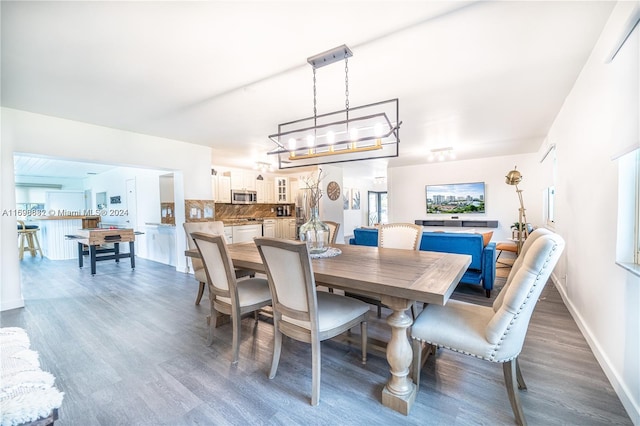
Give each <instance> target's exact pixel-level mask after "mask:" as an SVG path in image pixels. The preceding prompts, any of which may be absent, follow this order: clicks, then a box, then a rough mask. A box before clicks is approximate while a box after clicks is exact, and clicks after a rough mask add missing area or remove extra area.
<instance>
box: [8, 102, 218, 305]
mask: <svg viewBox="0 0 640 426" xmlns="http://www.w3.org/2000/svg"><path fill="white" fill-rule="evenodd" d="M1 114H2V137H1V138H0V140H1V141H2V145H1V149H0V153H1V155H2V156H1V158H0V166H1V169H2V172H1V175H2V181H1V182H0V184H1V186H0V189H1V190H2V191H1V197H0V200H1V201H2V206H1V209H15V177H14V175H13V173H14V168H13V154H14V153H16V152H19V153H26V154H37V155H44V156H52V157H59V158H62V159H66V160H77V161H88V162H96V163H103V164H115V165H120V166H132V167H136V166H137V167H140V168H150V169H162V170H166V171H169V172H174V174H175V175H177V178H176V184H180V185H182V186H181V187H180V188H175V194H176V213H178V212H181V214H182V216H181V217H182V220H184V207H183V206H179V205H178V200H177V197H178V196H180V197H183V198H182V200H184V198H188V199H201V200H211V199H212V191H211V164H210V159H211V148H209V147H204V146H200V145H194V144H189V143H185V142H181V141H176V140H171V139H165V138H159V137H154V136H148V135H142V134H138V133H132V132H127V131H122V130H117V129H110V128H107V127H101V126H96V125H91V124H86V123H80V122H77V121H72V120H65V119H60V118H55V117H49V116H44V115H40V114H33V113H29V112H25V111H19V110H14V109H10V108H2V110H1ZM123 195H124V193H123ZM139 204H140V203H139ZM15 220H16V218H15V217H11V216H2V217H1V218H0V221H1V222H0V223H1V227H0V230H1V233H0V237H1V238H0V241H1V242H0V280H1V281H0V296H1V297H2V302H1V305H0V309H1V310H6V309H13V308H16V307H21V306H23V301H22V293H21V290H20V273H19V268H18V248H17V244H15V241H16V240H17V232H16V231H17V228H16V221H15ZM178 220H179V218H176V224H178V223H181V222H178ZM12 236H13V237H12ZM185 244H186V239H185V236H184V230H183V228H182V226H176V253H183V252H184V250H185V248H186V246H185ZM176 262H177V265H176V268H177V269H178V270H182V271H185V270H186V262H185V257H184V256H182V255H181V256H178V257H177V259H176Z"/></svg>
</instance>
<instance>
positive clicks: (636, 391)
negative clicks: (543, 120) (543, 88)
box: [548, 2, 640, 424]
mask: <svg viewBox="0 0 640 426" xmlns="http://www.w3.org/2000/svg"><path fill="white" fill-rule="evenodd" d="M633 6H634V3H633V2H621V3H618V4H617V6H616V8H615V9H614V12H613V13H612V15H611V18H610V20H609V22H608V24H607V25H606V27H605V29H604V31H603V33H602V36H601V38H600V40H599V41H598V43H597V44H596V46H595V48H594V50H593V52H592V54H591V57H590V58H589V60H588V61H587V64H586V65H585V67H584V69H583V70H582V72H581V74H580V76H579V78H578V80H577V81H576V83H575V86H574V88H573V90H572V91H571V93H570V95H569V96H568V97H567V99H566V101H565V103H564V105H563V107H562V109H561V111H560V113H559V114H558V116H557V117H556V120H555V122H554V123H553V126H552V128H551V130H550V132H549V136H548V139H549V140H550V141H551V142H553V143H555V144H556V146H557V148H556V150H557V158H558V182H557V185H556V190H557V197H556V198H557V210H556V230H557V231H558V232H559V233H560V234H561V235H562V236H563V237H564V238H565V239H566V242H567V244H566V251H565V256H564V260H565V261H564V262H561V263H560V264H559V266H558V268H556V276H558V277H560V278H561V279H560V281H559V282H558V288H559V289H560V291H561V294H562V295H563V298H564V300H565V303H566V304H567V307H568V308H569V310H570V311H571V313H572V314H573V316H574V318H575V319H576V322H577V323H578V325H579V326H580V328H581V330H582V332H583V334H584V335H585V337H586V338H587V341H588V342H589V344H590V346H591V348H592V350H593V351H594V353H595V355H596V357H597V358H598V360H599V362H600V364H601V365H602V367H603V369H604V370H605V373H606V374H607V376H608V377H609V379H610V381H611V382H612V384H613V386H614V389H615V390H616V392H617V393H618V395H619V396H620V399H621V400H622V402H623V404H624V405H625V408H626V409H627V411H628V412H629V414H630V416H631V418H632V420H633V421H634V423H635V424H640V343H639V341H640V309H639V307H640V278H638V277H637V276H635V275H632V274H631V273H629V272H627V271H626V270H623V269H622V268H621V267H619V266H617V265H616V264H615V257H616V231H617V227H616V219H617V211H616V208H617V206H618V199H617V194H618V190H617V188H618V163H617V161H612V160H611V157H612V155H614V154H615V153H617V152H619V151H620V149H622V148H624V147H627V146H630V145H633V144H638V142H639V140H640V135H639V131H638V120H639V112H638V108H639V107H638V105H639V103H640V102H639V99H638V98H639V96H638V93H639V91H638V76H639V74H640V69H639V67H638V62H639V61H640V59H639V58H640V44H639V38H640V29H638V28H636V30H635V32H634V34H633V35H632V37H631V38H630V39H629V40H628V41H627V44H626V45H625V47H624V49H625V51H624V52H623V54H621V55H619V56H618V57H617V58H616V59H615V60H614V61H613V62H612V63H611V64H605V63H604V62H603V59H604V58H605V56H606V54H607V53H609V51H610V50H611V49H612V47H613V45H614V40H615V39H617V38H618V37H619V35H620V31H621V25H622V23H623V22H624V21H625V20H626V19H627V16H628V15H629V12H630V10H631V8H632V7H633Z"/></svg>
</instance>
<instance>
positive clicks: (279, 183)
mask: <svg viewBox="0 0 640 426" xmlns="http://www.w3.org/2000/svg"><path fill="white" fill-rule="evenodd" d="M275 194H276V203H289V202H290V201H289V178H287V177H282V176H276V178H275Z"/></svg>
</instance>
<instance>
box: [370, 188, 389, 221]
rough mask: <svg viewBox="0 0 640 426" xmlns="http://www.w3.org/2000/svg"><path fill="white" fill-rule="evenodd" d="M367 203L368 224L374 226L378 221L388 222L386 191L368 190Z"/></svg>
mask: <svg viewBox="0 0 640 426" xmlns="http://www.w3.org/2000/svg"><path fill="white" fill-rule="evenodd" d="M367 198H368V200H369V205H368V209H367V218H368V219H367V220H368V223H367V225H368V226H375V225H377V224H379V223H387V222H389V212H388V209H387V206H388V204H387V192H386V191H369V192H368V197H367Z"/></svg>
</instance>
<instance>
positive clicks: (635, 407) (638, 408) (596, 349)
mask: <svg viewBox="0 0 640 426" xmlns="http://www.w3.org/2000/svg"><path fill="white" fill-rule="evenodd" d="M551 280H552V281H553V284H554V285H555V286H556V288H557V289H558V292H559V293H560V297H562V301H563V302H564V304H565V306H566V307H567V309H568V310H569V313H570V314H571V316H572V317H573V320H574V321H575V322H576V325H577V326H578V328H579V329H580V332H581V333H582V335H583V336H584V338H585V340H586V341H587V344H588V345H589V347H590V348H591V351H592V352H593V355H594V356H595V357H596V360H597V361H598V364H600V367H601V368H602V371H604V374H605V375H606V376H607V378H608V379H609V382H610V383H611V386H612V387H613V390H614V391H615V393H616V395H618V398H620V402H621V403H622V405H623V406H624V408H625V409H626V410H627V414H628V415H629V417H630V418H631V422H632V423H633V424H634V425H640V404H639V403H638V401H634V400H633V399H632V394H631V392H630V391H629V388H628V387H627V385H626V384H625V382H624V381H623V380H621V377H620V376H619V375H618V373H617V372H616V371H615V370H613V369H612V368H611V365H613V363H612V362H611V361H610V360H609V357H608V356H607V355H606V351H603V350H602V347H601V346H600V344H599V343H598V341H597V340H596V339H595V338H594V336H593V333H591V330H590V329H589V327H587V326H586V324H585V322H584V319H583V318H582V316H581V315H580V314H579V313H578V311H577V310H576V309H575V306H573V304H572V303H571V301H570V300H569V297H568V296H567V293H566V292H565V289H564V288H563V287H562V286H561V285H560V284H559V281H558V279H557V278H556V277H555V275H553V274H552V275H551Z"/></svg>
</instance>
